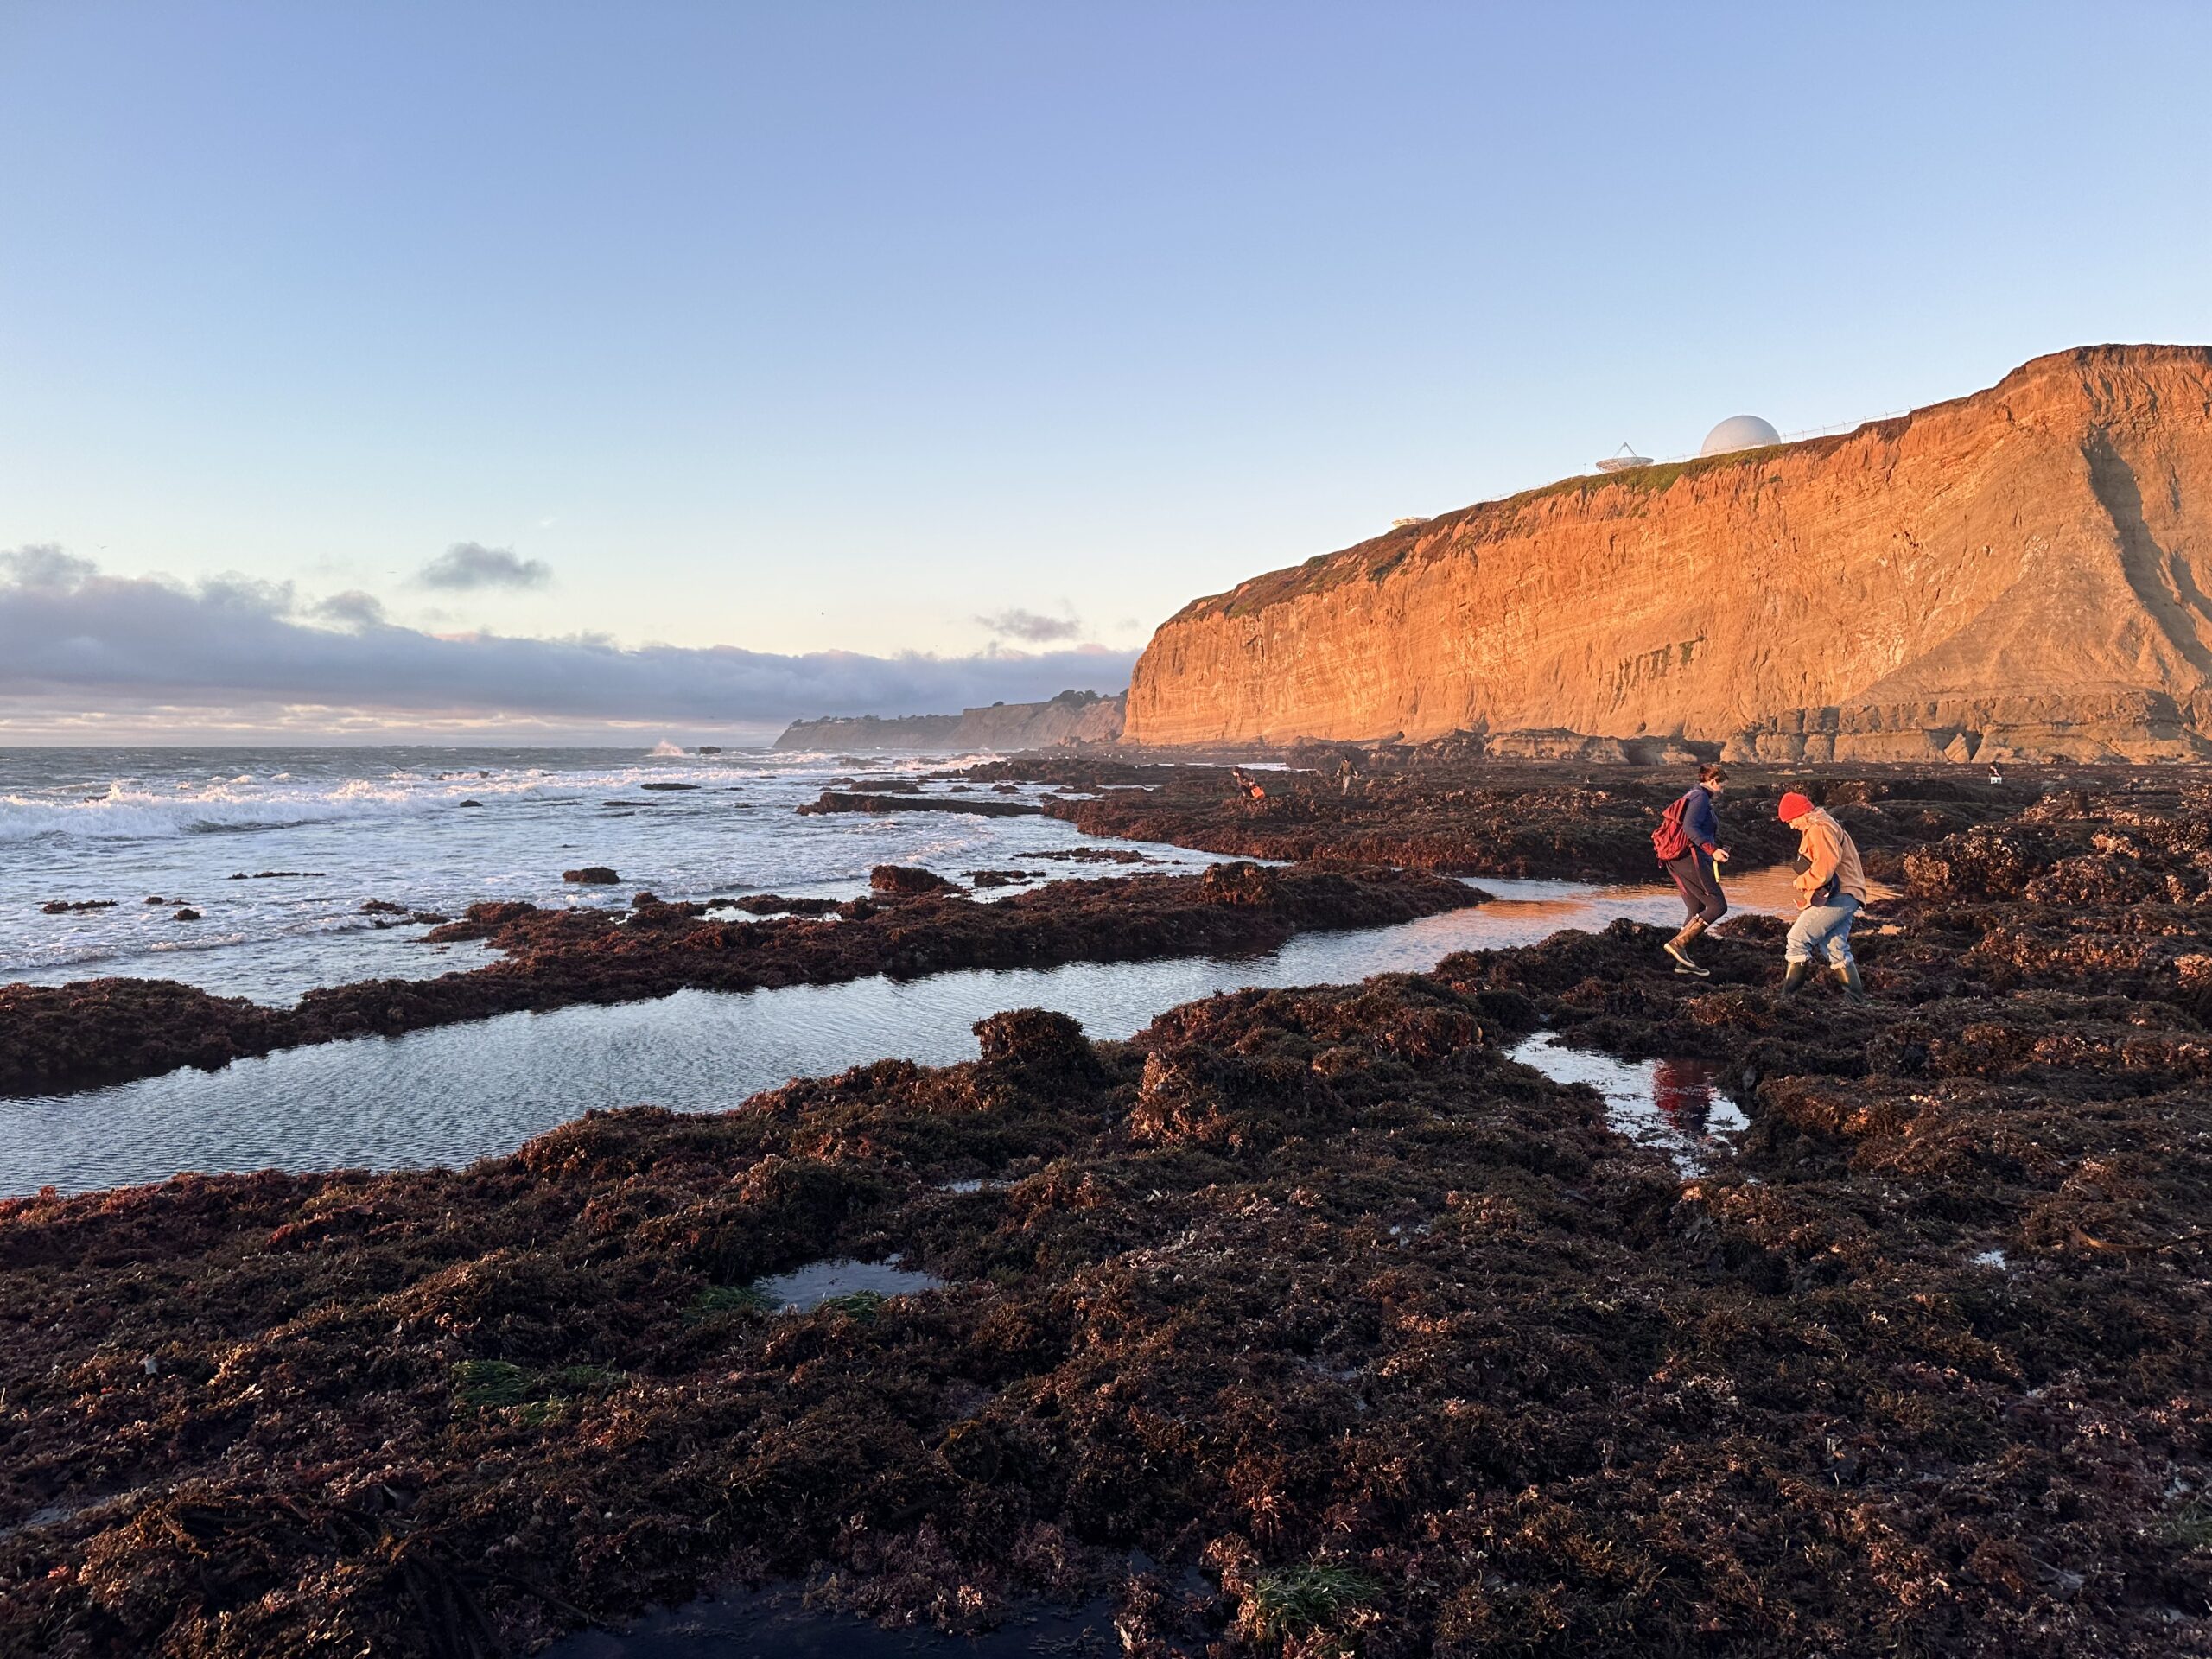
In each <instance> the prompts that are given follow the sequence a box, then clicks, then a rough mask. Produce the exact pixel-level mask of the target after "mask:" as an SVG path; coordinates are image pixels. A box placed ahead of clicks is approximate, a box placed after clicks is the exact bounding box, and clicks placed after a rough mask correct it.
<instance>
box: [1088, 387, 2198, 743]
mask: <svg viewBox="0 0 2212 1659" xmlns="http://www.w3.org/2000/svg"><path fill="white" fill-rule="evenodd" d="M2208 590H2212V348H2206V347H2201V346H2099V347H2091V348H2085V349H2082V350H2078V351H2070V352H2063V353H2057V354H2056V355H2053V356H2050V357H2043V358H2038V359H2035V360H2034V361H2033V362H2031V363H2029V364H2027V365H2024V367H2022V368H2020V369H2018V370H2017V371H2015V372H2013V373H2012V374H2010V375H2008V376H2006V377H2005V379H2004V380H2003V381H2001V382H2000V383H1999V385H1996V386H1994V387H1993V388H1991V389H1990V390H1988V391H1983V392H1979V393H1976V394H1975V395H1974V396H1972V397H1963V398H1961V399H1958V400H1957V401H1955V402H1952V403H1948V404H1938V405H1936V406H1935V407H1933V408H1929V409H1923V410H1917V411H1916V412H1914V413H1913V414H1910V415H1908V416H1901V417H1899V418H1897V419H1893V420H1885V421H1878V422H1874V423H1870V424H1868V425H1866V426H1862V427H1860V428H1859V429H1858V430H1856V431H1854V432H1852V433H1849V434H1847V435H1843V436H1840V437H1827V438H1816V439H1812V440H1809V441H1807V442H1799V443H1792V444H1784V445H1780V446H1777V447H1774V448H1764V449H1754V450H1747V451H1740V452H1738V453H1736V454H1725V455H1716V456H1712V457H1707V458H1704V459H1700V460H1696V461H1685V462H1681V463H1676V464H1670V465H1665V466H1652V467H1638V468H1634V469H1630V470H1629V471H1625V472H1619V473H1613V474H1605V475H1592V476H1589V477H1586V478H1576V479H1569V480H1563V481H1562V482H1560V483H1558V484H1555V485H1551V486H1546V487H1544V488H1541V489H1536V490H1529V491H1526V492H1524V493H1521V494H1519V495H1516V496H1512V497H1510V498H1508V499H1504V500H1502V501H1495V502H1490V503H1486V504H1484V505H1479V506H1474V507H1469V508H1466V509H1464V510H1462V511H1460V512H1451V513H1446V514H1444V515H1442V516H1440V517H1438V518H1431V519H1427V520H1422V521H1420V522H1416V523H1412V524H1406V525H1404V526H1402V527H1401V528H1398V529H1395V530H1393V531H1390V532H1389V533H1388V534H1386V535H1383V536H1380V537H1376V538H1374V539H1373V540H1371V541H1368V542H1363V543H1360V544H1359V545H1357V546H1356V547H1352V548H1348V549H1346V550H1344V551H1342V552H1339V553H1334V554H1327V555H1323V556H1319V557H1316V558H1313V559H1309V560H1308V561H1306V563H1304V564H1301V565H1295V566H1293V567H1291V568H1289V569H1283V570H1277V571H1274V572H1271V573H1269V574H1268V575H1262V576H1255V577H1254V578H1253V579H1251V580H1250V581H1249V582H1243V583H1242V584H1241V585H1239V586H1238V587H1237V588H1234V589H1232V590H1231V591H1230V592H1229V593H1226V594H1216V595H1214V596H1212V597H1210V598H1205V599H1201V600H1198V601H1194V602H1192V604H1190V605H1188V606H1185V607H1184V608H1183V610H1181V611H1180V612H1179V613H1177V614H1176V615H1175V616H1174V617H1173V618H1172V619H1171V620H1168V621H1167V622H1166V623H1165V624H1164V625H1163V626H1161V627H1160V630H1159V632H1157V633H1156V634H1155V635H1154V638H1153V640H1152V643H1151V645H1149V646H1148V647H1147V650H1146V651H1145V653H1144V655H1143V657H1142V658H1141V660H1140V661H1139V662H1138V664H1137V666H1136V671H1135V677H1134V678H1133V680H1132V682H1131V684H1130V689H1129V703H1128V722H1127V732H1126V735H1127V738H1128V741H1131V742H1134V743H1142V744H1148V745H1175V744H1185V745H1190V744H1228V743H1239V742H1252V741H1264V742H1270V743H1278V744H1280V743H1287V742H1290V741H1294V740H1295V739H1297V738H1300V737H1313V738H1322V739H1357V740H1371V739H1376V738H1381V737H1385V736H1389V735H1390V734H1402V735H1403V736H1405V737H1407V738H1408V739H1416V740H1417V739H1421V738H1426V737H1432V736H1436V735H1440V734H1446V733H1449V732H1452V731H1454V730H1465V731H1468V732H1471V733H1474V734H1496V735H1497V738H1498V739H1499V740H1500V741H1502V742H1503V745H1504V747H1503V749H1502V750H1501V752H1502V753H1529V752H1530V746H1532V745H1533V746H1534V747H1535V748H1536V749H1539V750H1540V749H1541V748H1543V747H1547V746H1549V747H1554V748H1556V747H1560V746H1561V745H1562V744H1565V743H1567V741H1568V740H1570V739H1571V740H1572V741H1573V743H1575V744H1586V743H1588V742H1591V741H1600V740H1611V741H1629V740H1693V741H1700V742H1704V743H1707V744H1710V745H1713V746H1715V747H1726V749H1727V750H1728V752H1729V753H1731V754H1732V755H1738V756H1744V757H1757V758H1760V759H1764V760H1821V761H1825V760H1935V759H1938V758H1948V759H1951V760H1978V761H1986V760H1992V759H2009V758H2013V757H2027V756H2063V757H2070V758H2074V759H2082V760H2094V759H2125V760H2152V759H2179V758H2190V757H2202V756H2205V755H2207V754H2212V741H2208V736H2207V734H2208V733H2212V601H2208V600H2207V598H2206V596H2205V595H2206V593H2207V591H2208ZM1587 758H1603V757H1602V756H1598V755H1590V756H1588V757H1587Z"/></svg>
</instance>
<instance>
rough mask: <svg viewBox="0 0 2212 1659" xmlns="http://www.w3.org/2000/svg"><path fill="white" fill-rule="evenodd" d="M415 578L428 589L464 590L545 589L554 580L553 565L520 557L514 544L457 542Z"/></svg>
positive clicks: (541, 560) (424, 567)
mask: <svg viewBox="0 0 2212 1659" xmlns="http://www.w3.org/2000/svg"><path fill="white" fill-rule="evenodd" d="M415 580H416V581H417V582H420V583H422V584H423V587H425V588H454V589H458V590H461V591H468V590H473V589H474V588H543V587H544V586H545V585H546V583H548V582H551V581H552V580H553V567H552V566H550V565H549V564H547V563H545V561H544V560H543V559H520V558H517V557H516V556H515V550H514V549H512V548H511V547H486V546H485V545H484V544H483V543H480V542H455V543H454V544H453V545H452V546H451V547H449V548H448V549H446V550H445V551H444V552H442V553H441V554H439V555H438V556H437V557H436V558H435V559H432V560H431V561H430V562H429V563H428V564H426V565H424V566H423V569H422V571H421V573H420V574H419V575H416V578H415Z"/></svg>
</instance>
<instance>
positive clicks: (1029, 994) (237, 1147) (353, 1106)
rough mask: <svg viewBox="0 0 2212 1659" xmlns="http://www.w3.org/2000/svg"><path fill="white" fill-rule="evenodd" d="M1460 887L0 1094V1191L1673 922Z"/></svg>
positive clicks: (225, 1158) (320, 1149)
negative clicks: (875, 974) (1313, 911)
mask: <svg viewBox="0 0 2212 1659" xmlns="http://www.w3.org/2000/svg"><path fill="white" fill-rule="evenodd" d="M1478 885H1479V886H1480V887H1482V888H1483V890H1484V892H1486V893H1491V894H1492V895H1493V897H1492V899H1491V902H1489V903H1487V904H1484V905H1479V906H1474V907H1472V908H1470V909H1466V910H1461V911H1453V912H1448V913H1446V914H1444V915H1440V916H1428V917H1423V918H1421V919H1420V920H1418V921H1413V922H1408V923H1405V924H1403V925H1400V926H1396V927H1383V928H1370V929H1366V930H1363V931H1356V932H1344V933H1303V934H1300V935H1299V936H1298V937H1297V938H1294V939H1292V940H1290V941H1289V942H1288V943H1287V944H1285V945H1284V946H1283V947H1282V948H1281V950H1276V951H1273V952H1270V953H1268V954H1266V955H1263V956H1255V957H1239V958H1229V957H1185V958H1181V959H1178V960H1172V961H1165V962H1142V963H1068V964H1066V965H1065V966H1063V967H1058V968H1046V969H1007V970H981V969H973V970H966V971H962V972H957V973H947V974H938V975H935V976H931V977H929V978H927V979H918V980H909V981H903V982H902V981H894V980H889V979H882V978H876V979H864V980H855V981H851V982H847V983H845V984H842V985H793V986H786V987H783V988H779V989H775V990H765V991H750V992H742V993H720V992H706V991H679V992H677V994H676V995H673V996H668V997H664V998H661V999H660V1000H658V1001H652V1002H629V1003H619V1004H615V1005H613V1006H610V1007H598V1006H592V1007H572V1008H561V1009H556V1010H554V1011H553V1012H550V1013H546V1014H505V1015H501V1016H500V1017H499V1018H497V1019H492V1020H477V1021H474V1022H472V1023H469V1024H466V1025H458V1026H447V1027H439V1028H437V1029H435V1030H429V1031H418V1032H414V1033H410V1034H409V1035H407V1036H404V1037H397V1038H375V1037H370V1038H361V1039H354V1040H351V1041H347V1042H342V1043H323V1044H318V1045H315V1046H309V1047H305V1048H296V1049H288V1050H284V1051H283V1052H279V1053H276V1054H271V1055H267V1056H264V1057H263V1058H258V1059H250V1060H239V1061H237V1062H234V1063H233V1064H232V1065H226V1066H225V1067H223V1068H222V1069H221V1070H220V1071H212V1072H211V1071H174V1072H170V1073H168V1075H166V1076H163V1077H147V1078H143V1079H141V1080H139V1081H137V1082H136V1083H128V1084H118V1085H117V1086H116V1087H114V1088H111V1089H104V1090H90V1091H87V1092H85V1093H82V1094H76V1095H65V1096H40V1097H35V1098H29V1099H20V1100H12V1101H0V1196H7V1195H15V1194H20V1193H25V1192H35V1191H37V1190H38V1189H39V1188H40V1187H41V1186H45V1185H54V1186H56V1187H58V1188H60V1190H62V1191H64V1192H86V1191H91V1190H94V1189H98V1188H102V1187H111V1186H121V1185H136V1184H137V1183H140V1182H145V1181H157V1180H162V1179H166V1178H167V1177H168V1176H170V1175H173V1174H175V1173H179V1172H181V1171H184V1170H205V1171H218V1170H254V1169H263V1168H268V1167H272V1166H274V1167H280V1168H284V1169H294V1170H314V1169H340V1168H369V1169H394V1168H412V1167H420V1166H425V1165H462V1164H467V1163H469V1162H471V1161H473V1160H475V1159H478V1158H482V1157H486V1156H491V1155H494V1154H500V1153H505V1152H512V1150H513V1149H514V1148H515V1147H518V1146H519V1145H521V1144H522V1143H523V1142H524V1141H526V1140H528V1139H530V1138H531V1136H532V1135H542V1134H543V1133H544V1132H545V1131H546V1130H548V1129H550V1128H556V1127H557V1126H558V1125H560V1124H562V1123H565V1122H568V1121H569V1120H570V1119H571V1118H575V1117H578V1116H582V1114H583V1113H584V1112H586V1111H588V1110H590V1109H593V1108H594V1107H610V1106H625V1105H635V1104H639V1103H652V1104H655V1105H659V1106H665V1107H667V1108H669V1109H671V1110H675V1111H721V1110H727V1109H729V1108H731V1107H734V1106H736V1105H738V1104H739V1103H741V1102H742V1101H744V1100H745V1099H746V1098H747V1096H751V1095H753V1094H756V1093H758V1092H759V1091H760V1090H764V1089H772V1088H776V1087H778V1086H779V1085H781V1084H784V1083H785V1082H787V1081H788V1080H790V1079H791V1078H792V1077H823V1076H829V1075H834V1074H835V1073H836V1072H839V1071H845V1070H847V1069H848V1068H849V1067H852V1066H855V1065H864V1064H866V1063H867V1062H868V1061H871V1060H877V1059H886V1058H895V1059H910V1060H913V1061H915V1062H917V1063H918V1064H921V1065H951V1064H953V1063H955V1062H957V1061H960V1060H969V1059H973V1058H975V1057H976V1039H975V1036H974V1033H973V1032H972V1030H971V1027H973V1025H974V1024H975V1022H976V1020H982V1019H984V1018H986V1017H987V1016H988V1015H990V1014H996V1013H999V1012H1000V1011H1001V1010H1002V1009H1006V1008H1020V1007H1043V1008H1050V1009H1052V1010H1054V1011H1056V1012H1058V1013H1061V1014H1070V1015H1071V1016H1073V1017H1074V1018H1075V1019H1077V1020H1080V1021H1081V1022H1082V1024H1083V1026H1084V1029H1085V1031H1087V1032H1088V1033H1090V1035H1091V1036H1092V1037H1094V1038H1097V1039H1115V1038H1125V1037H1128V1036H1129V1035H1131V1034H1132V1033H1135V1032H1136V1031H1138V1030H1141V1028H1142V1027H1145V1026H1147V1025H1148V1024H1149V1023H1151V1021H1152V1020H1153V1019H1154V1017H1155V1016H1157V1015H1158V1014H1160V1013H1162V1012H1163V1011H1164V1010H1166V1009H1168V1008H1171V1007H1175V1006H1176V1005H1178V1004H1179V1003H1183V1002H1190V1001H1196V1000H1198V998H1200V997H1205V996H1209V995H1214V994H1216V993H1217V992H1222V991H1234V990H1240V989H1243V988H1247V987H1254V986H1294V985H1325V984H1347V983H1356V982H1358V981H1360V980H1363V979H1365V978H1367V977H1368V976H1370V975H1374V974H1381V973H1407V972H1412V973H1420V972H1426V971H1427V970H1428V969H1432V968H1433V967H1434V966H1435V965H1436V964H1437V963H1438V962H1439V961H1440V960H1441V959H1442V958H1443V957H1446V956H1449V955H1450V954H1452V952H1453V951H1455V950H1484V949H1496V948H1499V947H1503V946H1510V945H1518V944H1535V943H1537V942H1539V941H1541V940H1542V939H1545V938H1549V937H1550V936H1551V935H1552V934H1554V933H1555V932H1558V931H1560V930H1561V929H1563V928H1568V927H1581V928H1591V929H1595V928H1602V927H1604V926H1605V925H1606V924H1607V923H1609V922H1611V921H1612V920H1613V919H1614V918H1616V917H1621V916H1627V917H1630V918H1634V919H1637V920H1639V921H1650V922H1660V923H1666V924H1669V925H1671V924H1672V923H1675V922H1676V921H1679V920H1680V919H1681V899H1679V897H1677V895H1676V894H1675V890H1674V889H1673V887H1657V886H1652V885H1643V886H1635V887H1593V886H1590V885H1587V884H1582V883H1576V882H1568V881H1518V880H1491V879H1485V880H1483V881H1481V882H1480V883H1478ZM1729 894H1730V898H1731V899H1732V902H1733V903H1734V904H1735V905H1736V906H1738V908H1739V909H1743V910H1747V911H1748V910H1758V909H1770V908H1776V907H1778V906H1783V905H1786V904H1787V903H1788V902H1789V872H1788V871H1787V870H1783V871H1779V872H1762V873H1755V874H1752V875H1751V876H1748V877H1745V878H1740V879H1738V880H1732V881H1731V882H1730V883H1729ZM1714 1110H1715V1111H1718V1110H1719V1108H1718V1107H1716V1108H1715V1109H1714ZM1712 1121H1713V1122H1715V1123H1716V1124H1717V1125H1718V1126H1719V1127H1722V1128H1727V1127H1731V1125H1729V1124H1727V1123H1722V1122H1719V1120H1718V1118H1714V1119H1713V1120H1712Z"/></svg>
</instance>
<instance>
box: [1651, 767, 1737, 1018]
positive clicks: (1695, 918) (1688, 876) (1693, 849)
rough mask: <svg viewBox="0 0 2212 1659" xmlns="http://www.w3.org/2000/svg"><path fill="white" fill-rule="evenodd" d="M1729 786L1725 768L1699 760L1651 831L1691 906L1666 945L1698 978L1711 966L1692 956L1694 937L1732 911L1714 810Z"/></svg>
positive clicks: (1678, 964)
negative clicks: (1689, 781)
mask: <svg viewBox="0 0 2212 1659" xmlns="http://www.w3.org/2000/svg"><path fill="white" fill-rule="evenodd" d="M1727 787H1728V773H1727V772H1726V769H1725V768H1723V767H1720V766H1700V767H1699V768H1698V772H1697V782H1696V784H1695V785H1693V786H1692V787H1691V789H1690V791H1689V792H1688V794H1686V795H1684V796H1683V797H1682V798H1681V799H1680V800H1679V801H1676V802H1675V804H1673V805H1672V806H1670V807H1669V808H1668V809H1667V811H1666V816H1665V817H1662V818H1661V819H1660V820H1659V827H1658V828H1657V829H1655V830H1653V831H1652V832H1651V850H1652V851H1653V852H1655V853H1656V854H1657V855H1659V863H1660V865H1661V867H1662V868H1663V869H1665V871H1666V872H1667V874H1669V875H1670V876H1672V877H1673V878H1674V881H1675V887H1678V888H1679V889H1681V895H1682V905H1683V907H1684V908H1685V909H1686V910H1688V912H1689V915H1688V918H1687V919H1686V920H1685V921H1684V922H1683V923H1682V931H1681V932H1679V933H1677V934H1675V937H1674V938H1671V939H1669V940H1668V941H1667V943H1666V944H1665V945H1664V946H1663V947H1662V949H1664V950H1665V951H1666V952H1667V954H1668V955H1669V956H1670V957H1673V958H1674V959H1675V972H1676V973H1678V974H1682V975H1685V976H1688V977H1690V978H1693V979H1709V978H1711V977H1712V972H1711V970H1710V969H1704V968H1700V967H1699V966H1698V965H1697V963H1694V962H1692V961H1691V960H1690V944H1691V943H1692V942H1693V941H1694V940H1695V939H1696V938H1697V936H1698V935H1699V934H1700V933H1702V932H1704V931H1705V930H1706V929H1707V928H1708V927H1711V926H1712V925H1713V924H1714V923H1715V922H1717V921H1719V919H1720V918H1722V917H1723V916H1726V914H1727V913H1728V899H1727V896H1726V894H1724V893H1722V892H1721V891H1720V867H1721V866H1722V865H1723V864H1726V862H1727V861H1728V849H1726V847H1723V846H1721V845H1720V818H1719V814H1718V813H1716V812H1715V811H1714V810H1713V803H1714V802H1715V801H1716V800H1718V799H1719V797H1720V794H1721V792H1722V791H1724V790H1726V788H1727Z"/></svg>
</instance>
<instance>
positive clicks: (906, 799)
mask: <svg viewBox="0 0 2212 1659" xmlns="http://www.w3.org/2000/svg"><path fill="white" fill-rule="evenodd" d="M795 810H797V811H798V812H799V813H800V814H801V815H802V816H806V817H811V816H815V815H818V814H822V813H827V812H964V813H966V814H967V815H968V816H969V817H976V818H1033V817H1038V816H1039V814H1040V813H1042V812H1043V810H1044V809H1043V808H1042V807H1038V806H1031V805H1030V804H1027V802H1023V801H992V800H984V799H982V798H977V797H975V796H953V797H948V796H944V795H923V794H919V793H912V792H909V793H899V794H892V793H888V792H886V791H882V790H878V791H876V792H875V793H874V794H856V793H853V792H851V791H844V790H836V789H825V790H823V791H822V794H821V796H820V797H819V798H817V799H815V800H811V801H809V802H808V803H807V804H805V805H804V806H801V807H798V808H797V809H795Z"/></svg>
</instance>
